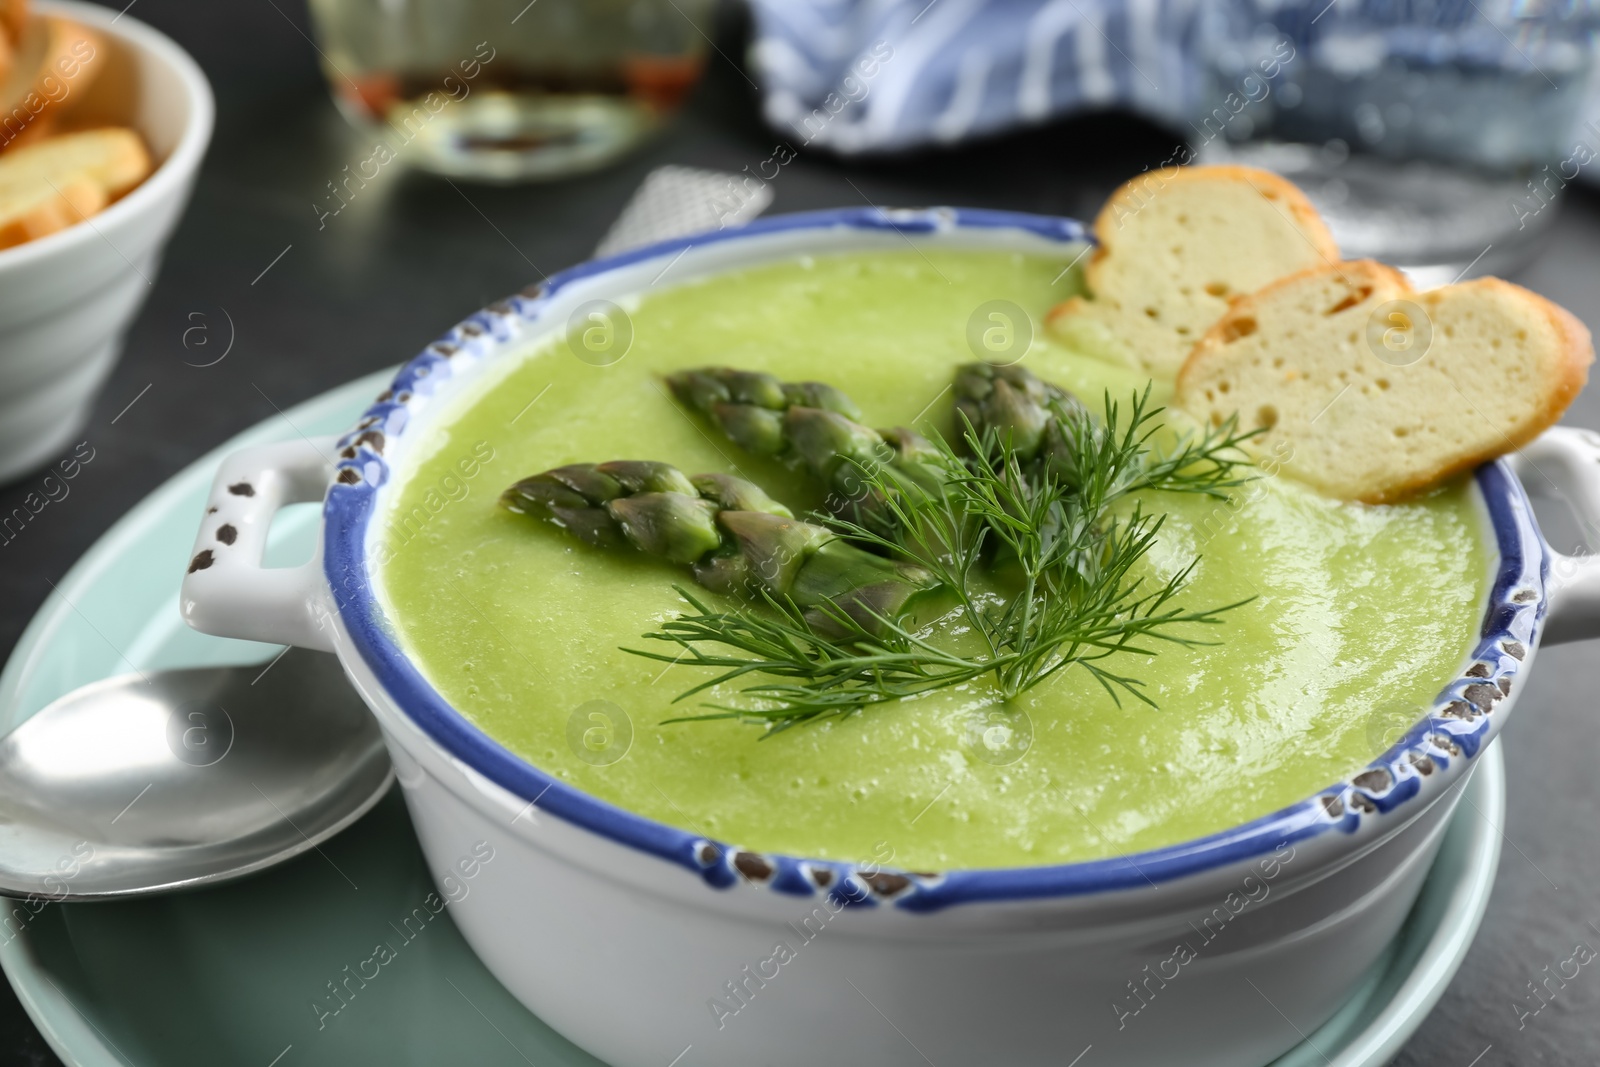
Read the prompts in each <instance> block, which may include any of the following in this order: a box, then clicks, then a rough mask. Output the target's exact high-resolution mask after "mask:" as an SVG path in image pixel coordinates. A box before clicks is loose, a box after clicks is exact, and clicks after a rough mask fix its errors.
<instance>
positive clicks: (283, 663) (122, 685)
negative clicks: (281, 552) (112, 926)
mask: <svg viewBox="0 0 1600 1067" xmlns="http://www.w3.org/2000/svg"><path fill="white" fill-rule="evenodd" d="M393 778H394V772H393V770H392V768H391V767H390V766H389V757H388V754H387V752H385V750H384V747H383V737H382V736H381V734H380V733H379V731H378V725H377V723H376V722H375V721H374V720H373V718H372V715H371V713H369V712H368V711H367V708H366V706H365V705H364V704H363V703H362V702H361V698H360V697H359V696H357V695H356V693H355V692H354V690H352V689H351V688H350V683H349V682H348V681H347V680H346V679H345V676H344V672H343V670H342V669H341V668H340V666H339V661H338V660H337V659H335V658H334V657H333V656H330V655H328V654H326V653H321V652H307V651H304V650H300V649H291V650H288V651H286V652H285V653H284V654H282V655H281V656H280V657H279V658H278V659H277V660H274V661H273V662H272V663H271V664H267V665H263V664H259V663H258V664H255V665H254V666H248V667H216V668H202V669H193V670H170V671H146V672H144V673H142V674H130V675H122V676H119V677H116V678H107V679H105V680H104V681H100V682H95V683H93V684H91V685H86V686H84V687H83V688H81V689H77V690H74V691H73V692H71V693H68V694H67V695H66V696H64V697H62V698H60V699H59V700H57V701H55V702H54V703H52V704H50V705H49V706H47V707H46V708H44V709H43V710H42V711H40V712H39V713H38V714H36V715H34V716H33V717H32V718H30V719H29V720H28V721H27V722H25V723H23V724H22V725H21V726H18V727H17V728H16V729H15V730H13V731H11V733H9V734H7V735H6V736H5V737H3V738H0V894H4V895H7V896H18V897H25V896H34V897H42V898H45V899H47V900H87V899H105V898H109V897H123V896H134V895H138V894H144V893H157V892H163V891H167V890H173V889H183V888H188V887H191V886H201V885H213V884H215V883H217V882H224V881H227V880H229V879H233V878H238V877H241V876H242V875H246V874H249V873H251V872H253V871H259V870H261V869H262V868H265V867H270V866H272V865H273V864H275V863H281V862H283V861H284V860H286V859H289V858H290V857H292V856H295V855H298V854H299V853H301V852H304V851H305V850H307V849H309V848H315V847H316V846H317V845H318V844H319V843H320V842H322V841H324V840H326V839H327V838H329V837H331V836H332V835H334V834H336V833H338V832H339V831H340V830H342V829H344V828H345V827H346V826H348V825H349V824H350V823H352V822H354V821H355V820H356V819H357V818H359V817H360V816H361V815H362V813H364V812H365V811H366V810H367V809H368V808H370V807H372V805H373V804H375V803H377V801H378V799H379V798H380V797H381V796H383V794H384V792H385V791H386V790H387V789H388V788H389V783H390V781H392V780H393Z"/></svg>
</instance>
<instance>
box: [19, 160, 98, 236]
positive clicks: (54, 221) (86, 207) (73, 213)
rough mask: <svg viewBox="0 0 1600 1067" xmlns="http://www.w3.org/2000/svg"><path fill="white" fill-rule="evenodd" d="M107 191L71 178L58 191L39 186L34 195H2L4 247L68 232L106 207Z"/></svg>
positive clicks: (86, 180) (82, 179)
mask: <svg viewBox="0 0 1600 1067" xmlns="http://www.w3.org/2000/svg"><path fill="white" fill-rule="evenodd" d="M106 203H107V200H106V192H105V190H104V189H103V188H101V187H100V185H99V184H98V183H96V182H93V181H91V180H89V179H88V178H83V177H74V178H70V179H68V180H67V181H65V182H62V183H60V184H59V185H58V186H57V187H56V188H51V187H50V186H48V185H39V186H37V187H35V188H34V189H33V190H32V191H31V192H26V193H24V192H21V191H18V192H17V193H15V194H7V193H4V192H0V248H10V247H11V246H13V245H20V244H22V243H23V242H25V241H32V240H33V239H34V238H36V237H44V236H46V235H47V234H52V233H55V232H56V231H57V230H64V229H66V228H67V227H68V226H71V225H73V224H74V223H77V222H82V221H83V220H84V219H85V218H87V217H89V216H90V215H93V214H94V213H95V212H97V211H99V210H101V209H102V208H104V207H105V206H106Z"/></svg>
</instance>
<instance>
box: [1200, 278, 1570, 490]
mask: <svg viewBox="0 0 1600 1067" xmlns="http://www.w3.org/2000/svg"><path fill="white" fill-rule="evenodd" d="M1335 276H1337V277H1338V279H1339V281H1340V283H1341V284H1343V285H1345V286H1347V287H1349V288H1350V289H1351V290H1352V291H1353V292H1354V293H1358V294H1360V300H1359V301H1358V303H1357V305H1354V306H1360V307H1365V306H1366V305H1367V304H1368V303H1369V302H1373V301H1375V300H1383V301H1387V300H1391V299H1401V298H1405V299H1414V300H1415V301H1417V302H1418V303H1419V304H1421V305H1423V307H1424V310H1426V309H1427V308H1428V307H1430V306H1431V307H1435V308H1437V307H1440V306H1441V305H1442V304H1443V303H1444V302H1445V301H1447V300H1449V301H1461V300H1470V299H1472V297H1473V296H1474V294H1484V298H1483V301H1482V304H1483V306H1484V307H1485V308H1486V309H1492V308H1494V307H1495V306H1498V305H1499V304H1500V303H1501V302H1509V303H1511V304H1514V305H1517V306H1519V307H1520V308H1521V309H1522V310H1524V311H1528V312H1531V313H1532V314H1533V316H1534V317H1536V318H1543V319H1544V320H1545V321H1546V322H1547V323H1548V324H1549V326H1550V328H1551V332H1552V336H1553V337H1554V339H1555V345H1556V348H1557V352H1556V353H1555V359H1554V366H1553V368H1546V369H1544V370H1542V371H1541V373H1542V375H1543V377H1542V378H1541V380H1540V382H1539V385H1540V386H1541V388H1540V389H1539V390H1538V391H1537V393H1536V395H1535V397H1534V398H1533V400H1532V402H1531V405H1530V406H1528V407H1526V408H1524V409H1522V410H1520V411H1517V412H1516V413H1515V416H1514V417H1510V418H1502V419H1498V420H1495V421H1491V422H1490V425H1491V426H1492V427H1493V430H1494V432H1493V433H1492V434H1491V435H1488V436H1486V437H1484V438H1483V440H1482V442H1481V443H1480V444H1476V445H1473V446H1471V447H1458V448H1455V449H1453V450H1446V451H1441V454H1439V455H1438V456H1436V457H1434V460H1435V461H1434V462H1433V463H1432V464H1427V465H1423V466H1422V467H1421V468H1420V469H1418V470H1415V471H1412V472H1410V473H1408V474H1406V475H1405V476H1402V477H1399V478H1398V479H1397V478H1395V477H1393V476H1392V475H1393V474H1394V473H1395V471H1396V470H1398V469H1401V468H1403V467H1404V466H1405V464H1404V463H1403V462H1399V461H1397V463H1396V464H1395V470H1389V471H1386V472H1384V473H1385V474H1388V475H1391V476H1390V477H1384V478H1382V479H1381V484H1379V483H1378V480H1377V479H1374V482H1373V484H1370V485H1369V486H1368V487H1367V488H1366V489H1362V488H1360V487H1352V491H1351V492H1348V493H1342V494H1338V495H1344V496H1346V497H1347V498H1348V499H1353V500H1358V501H1360V502H1362V503H1368V504H1386V503H1394V502H1396V501H1400V500H1404V499H1406V498H1408V497H1411V496H1414V495H1415V494H1417V493H1419V492H1422V491H1424V490H1426V489H1429V488H1431V487H1433V486H1435V485H1438V484H1439V483H1441V482H1443V481H1445V480H1447V479H1449V478H1451V477H1454V476H1456V475H1459V474H1463V473H1465V472H1467V471H1470V470H1472V469H1474V468H1476V467H1478V466H1479V465H1481V464H1482V463H1485V462H1487V461H1489V460H1492V459H1494V458H1496V457H1499V456H1502V455H1505V454H1507V453H1509V452H1513V451H1515V450H1517V449H1519V448H1521V447H1522V446H1524V445H1526V444H1527V443H1528V442H1530V441H1532V440H1533V439H1534V438H1535V437H1537V436H1538V435H1539V434H1541V433H1543V432H1544V431H1545V430H1546V429H1548V428H1549V427H1550V426H1551V425H1553V424H1554V423H1555V422H1556V421H1557V420H1558V419H1560V417H1561V415H1562V413H1563V412H1565V411H1566V409H1567V407H1568V406H1569V405H1570V404H1571V402H1572V400H1573V399H1574V398H1575V397H1576V396H1577V395H1578V392H1579V391H1580V390H1581V389H1582V388H1583V386H1584V384H1585V382H1586V381H1587V379H1588V371H1589V366H1590V365H1591V364H1592V363H1593V362H1594V346H1593V341H1592V339H1591V337H1590V334H1589V330H1588V329H1587V328H1586V327H1585V326H1584V325H1583V323H1582V322H1580V321H1579V320H1578V319H1577V318H1576V317H1575V316H1574V315H1572V314H1571V313H1570V312H1568V311H1567V310H1566V309H1564V308H1562V307H1560V306H1558V305H1556V304H1554V303H1552V302H1551V301H1549V300H1547V299H1545V298H1544V297H1542V296H1539V295H1538V294H1537V293H1533V292H1530V291H1528V290H1527V289H1524V288H1522V287H1521V286H1517V285H1513V284H1511V283H1510V282H1506V281H1502V280H1500V279H1498V278H1480V279H1477V280H1475V281H1471V282H1466V283H1463V284H1460V285H1455V286H1449V287H1446V288H1445V289H1436V290H1431V291H1429V292H1426V293H1417V292H1416V291H1415V289H1414V288H1413V287H1412V286H1411V284H1410V282H1409V280H1408V279H1407V278H1406V277H1405V276H1404V275H1403V274H1401V273H1400V272H1399V271H1396V270H1394V269H1393V268H1391V267H1387V266H1384V265H1383V264H1380V263H1374V262H1370V261H1363V262H1354V263H1341V264H1336V265H1332V266H1328V267H1322V268H1313V269H1311V270H1307V271H1300V272H1297V273H1295V274H1293V275H1289V276H1287V277H1285V278H1281V279H1279V280H1278V281H1276V282H1273V283H1271V284H1270V285H1267V286H1265V287H1263V288H1262V289H1260V290H1258V291H1257V292H1255V293H1252V294H1249V295H1248V296H1245V297H1242V298H1240V299H1239V300H1237V301H1235V303H1234V304H1233V306H1232V307H1230V308H1229V310H1228V312H1227V313H1226V314H1224V315H1223V317H1222V318H1221V319H1219V320H1218V322H1217V323H1216V324H1215V325H1214V326H1213V327H1212V328H1211V329H1210V330H1208V331H1207V332H1206V334H1205V336H1204V337H1202V338H1201V339H1200V341H1199V342H1198V343H1197V344H1196V345H1195V347H1194V349H1193V351H1191V353H1190V354H1189V358H1188V359H1187V360H1186V361H1185V362H1184V365H1183V368H1182V370H1181V371H1180V373H1179V375H1178V382H1177V394H1176V397H1175V400H1176V403H1177V404H1178V405H1179V406H1181V407H1184V408H1186V409H1187V410H1188V411H1190V413H1191V414H1193V415H1195V416H1196V417H1198V418H1202V419H1204V418H1216V417H1225V416H1226V415H1227V414H1231V413H1232V412H1227V411H1224V410H1223V407H1224V405H1222V404H1219V403H1215V402H1213V401H1212V400H1208V399H1207V397H1206V395H1205V391H1206V388H1207V385H1208V384H1209V383H1210V382H1212V381H1215V380H1217V376H1218V374H1219V373H1221V372H1222V371H1224V370H1227V369H1228V368H1229V366H1230V363H1229V356H1230V353H1229V352H1228V347H1229V345H1230V344H1231V343H1232V342H1233V341H1235V340H1236V339H1237V338H1239V337H1241V336H1248V333H1249V332H1251V331H1253V329H1254V320H1255V318H1256V316H1257V315H1258V314H1260V313H1261V312H1262V311H1263V310H1265V309H1268V308H1271V307H1274V306H1276V304H1277V302H1278V301H1279V300H1280V298H1283V297H1284V296H1285V294H1288V293H1293V292H1294V291H1296V290H1299V289H1301V288H1307V289H1309V288H1310V286H1311V284H1313V283H1315V282H1316V281H1318V280H1319V279H1331V278H1333V277H1335ZM1328 313H1329V314H1331V312H1328ZM1308 325H1309V324H1308ZM1434 343H1441V341H1440V339H1439V338H1438V337H1437V336H1435V339H1434ZM1442 343H1444V344H1456V345H1466V344H1468V343H1469V342H1468V341H1465V340H1455V341H1450V340H1445V341H1443V342H1442ZM1494 343H1496V344H1498V342H1494ZM1283 352H1284V355H1283V357H1282V359H1281V360H1279V361H1278V363H1282V362H1284V361H1289V362H1298V364H1299V365H1300V366H1306V365H1312V364H1315V363H1316V361H1317V360H1318V358H1319V355H1318V353H1315V352H1312V351H1307V350H1304V349H1301V350H1294V349H1291V348H1289V347H1285V348H1284V349H1283ZM1330 358H1332V359H1334V360H1337V359H1338V358H1340V357H1339V356H1338V355H1337V354H1335V355H1333V356H1332V357H1330ZM1257 363H1258V364H1259V361H1257ZM1276 365H1277V364H1275V366H1276ZM1541 366H1542V364H1541ZM1234 369H1236V370H1237V369H1239V368H1234ZM1297 369H1298V368H1297V367H1289V368H1287V369H1286V370H1285V371H1284V373H1286V374H1293V373H1294V372H1295V371H1296V370H1297ZM1245 373H1246V374H1249V373H1251V371H1250V370H1249V369H1246V370H1245ZM1254 373H1265V372H1264V370H1261V369H1257V370H1255V371H1254ZM1466 373H1468V374H1472V373H1482V370H1481V368H1480V367H1478V366H1477V365H1474V366H1473V367H1472V368H1471V369H1470V370H1468V371H1467V372H1466ZM1250 384H1251V385H1260V384H1261V383H1259V382H1251V383H1250ZM1463 384H1468V383H1467V382H1463ZM1384 388H1387V385H1386V384H1385V385H1384ZM1242 391H1243V390H1241V392H1242ZM1256 393H1257V394H1261V393H1266V394H1267V395H1270V386H1263V388H1261V389H1258V390H1256ZM1461 396H1462V397H1463V398H1466V402H1467V403H1468V404H1471V405H1472V406H1473V409H1474V411H1475V414H1476V415H1477V416H1480V417H1482V418H1484V419H1485V420H1489V419H1490V412H1493V413H1495V414H1497V415H1498V414H1501V411H1500V409H1499V408H1498V407H1497V406H1496V405H1495V404H1493V403H1486V404H1484V405H1483V407H1482V408H1480V407H1479V405H1477V404H1475V403H1474V402H1473V401H1472V400H1471V399H1470V397H1469V394H1468V392H1467V391H1466V390H1465V389H1463V390H1461ZM1257 398H1258V399H1259V395H1258V396H1257ZM1448 399H1449V398H1446V401H1445V402H1441V404H1440V406H1439V409H1438V410H1437V411H1436V412H1435V413H1434V415H1435V423H1436V424H1437V423H1439V422H1440V421H1442V420H1444V419H1446V418H1447V417H1448V406H1449V405H1448ZM1422 402H1423V404H1424V406H1426V403H1427V401H1426V398H1423V400H1422ZM1483 408H1488V409H1489V411H1485V410H1483ZM1426 415H1427V412H1426V410H1424V411H1423V417H1424V418H1426ZM1311 421H1312V422H1315V421H1316V420H1315V419H1312V420H1311ZM1413 421H1415V420H1413ZM1373 430H1374V431H1375V432H1376V431H1384V432H1388V431H1393V432H1394V433H1395V434H1396V435H1397V436H1398V434H1399V432H1400V430H1399V428H1396V427H1390V426H1386V425H1382V424H1381V423H1374V425H1373ZM1315 438H1316V434H1314V433H1312V432H1311V431H1310V430H1309V427H1307V428H1305V433H1304V434H1303V437H1302V442H1301V443H1305V442H1306V441H1312V442H1313V443H1315ZM1291 443H1294V442H1293V439H1292V435H1291ZM1321 447H1322V448H1323V449H1324V450H1327V449H1328V448H1329V442H1328V441H1326V440H1324V441H1322V442H1321ZM1325 458H1327V459H1331V457H1325Z"/></svg>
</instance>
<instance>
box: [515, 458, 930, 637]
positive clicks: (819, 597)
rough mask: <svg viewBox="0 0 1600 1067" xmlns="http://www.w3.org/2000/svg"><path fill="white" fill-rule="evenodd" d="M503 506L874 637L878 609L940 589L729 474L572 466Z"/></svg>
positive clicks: (645, 466) (544, 476) (825, 625)
mask: <svg viewBox="0 0 1600 1067" xmlns="http://www.w3.org/2000/svg"><path fill="white" fill-rule="evenodd" d="M500 503H501V506H503V507H504V508H506V509H507V510H508V511H513V512H516V513H517V514H519V515H530V516H533V517H535V518H542V519H545V520H546V521H549V522H552V523H554V524H555V525H557V526H560V527H562V528H563V529H565V530H567V531H568V532H569V533H571V534H573V535H574V536H576V537H578V538H579V539H580V540H583V541H586V542H588V543H589V544H591V545H596V546H598V547H601V548H621V547H624V546H629V545H631V546H632V547H634V548H637V549H638V550H639V551H641V552H644V553H646V554H647V555H651V556H657V557H659V558H661V559H665V560H668V561H669V562H672V563H677V564H681V565H684V566H687V567H689V568H690V569H691V570H692V571H693V573H694V577H695V580H696V581H697V582H699V583H700V584H701V585H703V586H705V587H706V588H707V589H710V590H712V591H714V592H718V593H727V594H732V595H736V596H744V597H751V598H759V597H761V595H762V594H763V593H765V594H767V595H769V596H771V597H772V598H774V599H776V600H779V601H784V600H789V601H792V602H793V603H794V604H796V605H797V606H799V607H800V608H802V609H806V611H805V618H806V621H807V623H809V624H810V625H811V626H812V628H813V629H815V630H817V631H818V632H819V633H829V634H837V633H839V632H840V631H841V629H842V627H841V626H840V624H839V620H838V619H836V618H835V617H834V614H833V612H831V611H830V610H828V605H832V606H833V607H835V608H837V609H838V610H840V611H843V612H844V613H845V614H846V615H848V616H849V617H850V618H852V619H854V620H855V622H856V623H858V624H859V625H860V626H861V627H862V628H863V629H865V630H867V631H868V632H869V633H872V632H876V630H877V628H878V626H879V625H880V622H879V617H880V616H881V617H883V618H888V619H899V618H901V617H903V616H905V615H907V614H910V613H911V611H912V610H913V609H914V608H915V607H917V606H919V605H920V604H921V603H922V602H923V601H924V600H925V599H926V596H925V595H926V594H931V593H932V592H934V590H936V589H937V588H938V583H937V581H936V580H935V579H934V577H933V575H932V574H930V573H929V572H928V571H926V570H924V569H923V568H921V567H918V566H914V565H912V564H909V563H897V562H895V561H893V560H888V559H884V558H883V557H882V556H875V555H873V554H871V553H870V552H866V551H863V550H862V549H860V548H857V547H856V546H855V545H852V544H850V543H849V542H847V541H843V540H840V538H839V537H838V535H837V534H835V533H834V532H833V531H831V530H828V529H826V528H825V527H822V526H816V525H813V524H812V523H808V522H802V521H800V520H797V519H796V518H795V517H794V516H793V514H792V513H791V512H790V511H789V509H788V508H786V507H784V506H783V505H782V504H780V503H778V502H777V501H775V500H773V499H772V498H771V497H769V496H767V494H766V493H765V492H763V491H762V489H761V488H760V487H759V486H757V485H755V484H753V483H751V482H748V481H745V480H744V479H742V478H735V477H733V476H732V475H727V474H697V475H695V476H694V477H692V478H690V477H687V476H685V475H684V473H683V472H682V471H680V470H678V469H677V468H676V467H673V466H669V465H668V464H665V463H653V462H647V461H629V460H623V461H618V462H613V463H599V464H593V463H576V464H572V465H571V466H566V467H557V468H555V469H554V470H548V471H544V472H543V473H541V474H535V475H533V476H532V477H530V478H524V479H523V480H522V481H520V482H517V483H516V484H515V485H513V486H511V487H510V488H509V489H507V490H506V491H505V492H504V493H503V494H502V495H501V497H500Z"/></svg>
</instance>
